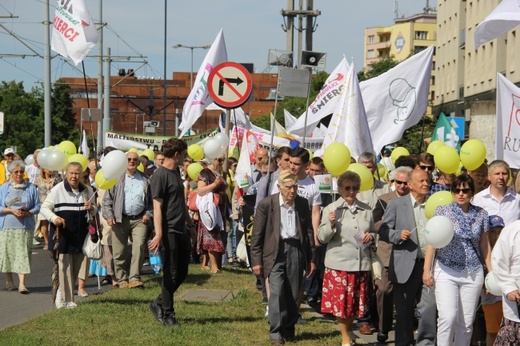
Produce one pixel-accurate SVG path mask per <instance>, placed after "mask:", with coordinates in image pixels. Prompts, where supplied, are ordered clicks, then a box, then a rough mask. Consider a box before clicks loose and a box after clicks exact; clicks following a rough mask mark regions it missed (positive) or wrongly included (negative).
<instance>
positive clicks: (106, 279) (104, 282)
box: [101, 276, 112, 285]
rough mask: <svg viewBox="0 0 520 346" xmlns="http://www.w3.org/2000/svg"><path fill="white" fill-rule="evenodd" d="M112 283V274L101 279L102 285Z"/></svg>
mask: <svg viewBox="0 0 520 346" xmlns="http://www.w3.org/2000/svg"><path fill="white" fill-rule="evenodd" d="M111 283H112V278H111V277H110V276H105V278H104V279H103V281H101V284H102V285H108V284H111Z"/></svg>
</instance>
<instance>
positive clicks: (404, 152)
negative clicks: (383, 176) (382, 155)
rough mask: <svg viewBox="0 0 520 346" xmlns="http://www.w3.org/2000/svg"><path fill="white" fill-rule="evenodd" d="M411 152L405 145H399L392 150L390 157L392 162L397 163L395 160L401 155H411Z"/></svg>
mask: <svg viewBox="0 0 520 346" xmlns="http://www.w3.org/2000/svg"><path fill="white" fill-rule="evenodd" d="M409 155H410V152H409V151H408V149H406V148H404V147H397V148H395V149H394V150H392V154H391V155H390V158H391V159H392V163H394V164H395V160H397V159H398V158H399V156H409Z"/></svg>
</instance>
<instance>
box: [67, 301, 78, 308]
mask: <svg viewBox="0 0 520 346" xmlns="http://www.w3.org/2000/svg"><path fill="white" fill-rule="evenodd" d="M77 306H78V304H76V303H74V302H68V303H67V304H66V306H65V308H66V309H74V308H75V307H77Z"/></svg>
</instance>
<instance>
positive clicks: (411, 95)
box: [359, 46, 433, 153]
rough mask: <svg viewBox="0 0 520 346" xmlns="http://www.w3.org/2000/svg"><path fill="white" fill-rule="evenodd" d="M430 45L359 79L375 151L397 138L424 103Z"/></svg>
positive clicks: (414, 121) (423, 108) (421, 111)
mask: <svg viewBox="0 0 520 346" xmlns="http://www.w3.org/2000/svg"><path fill="white" fill-rule="evenodd" d="M432 57H433V46H430V47H428V48H427V49H425V50H424V51H422V52H420V53H418V54H415V55H414V56H412V57H410V58H408V59H407V60H405V61H403V62H402V63H400V64H399V65H397V66H396V67H394V68H392V69H390V70H388V71H387V72H385V73H383V74H382V75H380V76H377V77H374V78H371V79H369V80H366V81H363V82H361V83H359V86H360V87H361V93H362V94H363V102H364V103H365V111H366V115H367V120H368V126H369V128H370V133H371V135H372V143H373V147H374V150H375V152H376V153H379V152H380V151H381V149H383V147H384V146H385V145H387V144H390V143H394V142H396V141H398V140H400V139H401V137H402V136H403V132H404V131H405V130H406V129H408V128H410V127H412V126H413V125H415V124H417V123H418V122H419V120H421V117H422V116H423V114H424V112H425V111H426V108H427V107H428V99H429V93H430V76H431V71H432Z"/></svg>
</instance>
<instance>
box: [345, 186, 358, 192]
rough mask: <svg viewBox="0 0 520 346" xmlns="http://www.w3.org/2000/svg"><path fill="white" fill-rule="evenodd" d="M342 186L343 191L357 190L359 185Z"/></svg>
mask: <svg viewBox="0 0 520 346" xmlns="http://www.w3.org/2000/svg"><path fill="white" fill-rule="evenodd" d="M343 188H344V189H345V191H350V190H352V191H359V186H343Z"/></svg>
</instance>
